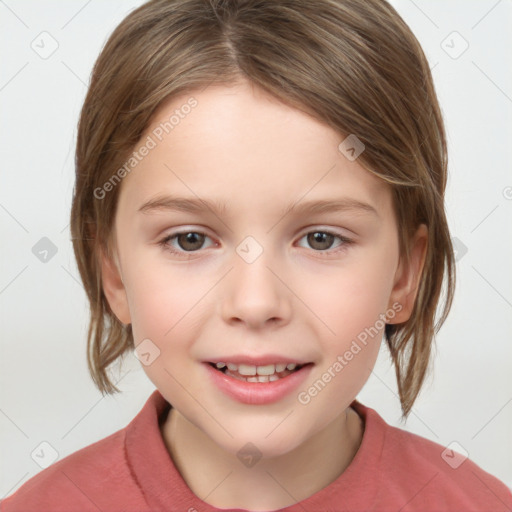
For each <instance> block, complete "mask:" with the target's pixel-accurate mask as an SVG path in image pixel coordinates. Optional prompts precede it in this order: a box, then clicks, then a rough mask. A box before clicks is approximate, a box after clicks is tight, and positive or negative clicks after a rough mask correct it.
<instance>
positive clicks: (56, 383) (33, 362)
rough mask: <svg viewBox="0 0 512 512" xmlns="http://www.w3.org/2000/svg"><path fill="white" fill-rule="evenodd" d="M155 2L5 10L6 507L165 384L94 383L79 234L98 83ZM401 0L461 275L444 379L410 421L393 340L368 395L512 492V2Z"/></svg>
mask: <svg viewBox="0 0 512 512" xmlns="http://www.w3.org/2000/svg"><path fill="white" fill-rule="evenodd" d="M141 3H143V2H141V1H135V0H129V1H127V0H108V1H107V0H102V1H101V2H100V1H99V0H89V1H84V0H80V1H66V2H64V1H60V2H57V1H49V0H46V1H40V0H38V1H34V0H33V1H28V0H24V1H21V0H17V1H15V0H7V1H1V0H0V47H1V48H2V66H1V68H0V109H1V112H0V115H1V120H2V122H1V124H0V141H1V159H0V165H1V172H2V174H1V176H2V185H1V188H0V223H1V224H0V225H1V229H2V260H1V268H0V308H1V310H0V311H1V317H0V321H1V325H0V333H1V344H0V355H1V360H0V361H1V362H0V365H1V367H0V430H1V434H2V435H1V444H0V450H1V452H0V498H1V497H3V496H5V495H7V494H10V493H12V492H13V491H14V490H15V489H16V488H18V487H19V486H20V485H22V484H23V483H24V482H25V481H27V480H28V479H29V478H30V477H31V476H33V475H35V474H36V473H38V472H39V471H41V470H42V466H43V467H44V466H45V465H48V464H50V463H51V462H52V461H53V460H54V457H58V458H63V457H65V456H66V455H68V454H70V453H72V452H74V451H76V450H78V449H79V448H82V447H84V446H87V445H89V444H91V443H93V442H95V441H97V440H99V439H102V438H104V437H106V436H107V435H109V434H111V433H113V432H115V431H116V430H118V429H120V428H122V427H124V426H125V425H126V424H127V423H128V422H129V421H130V420H131V419H132V418H133V417H134V416H135V415H136V413H137V412H138V411H139V410H140V408H141V407H142V405H143V404H144V402H145V401H146V399H147V397H148V396H149V395H150V394H151V392H152V391H153V389H154V386H153V384H152V383H151V382H150V381H149V379H148V378H147V377H146V376H145V374H144V372H143V370H142V369H141V366H140V363H139V362H138V360H136V359H135V357H130V358H129V359H128V361H127V363H126V364H125V365H124V366H123V367H122V368H119V369H118V372H117V373H116V374H115V375H117V377H115V378H117V379H122V380H120V382H119V387H120V388H121V389H122V391H123V392H122V393H121V394H119V395H116V396H113V397H104V398H102V396H101V394H100V393H99V391H97V390H96V388H95V387H94V386H93V383H92V381H91V380H90V378H89V375H88V373H87V366H86V359H85V347H86V338H85V336H86V329H87V321H88V315H87V302H86V298H85V293H84V291H83V288H82V285H81V283H80V280H79V277H78V272H77V269H76V265H75V261H74V256H73V253H72V247H71V242H70V234H69V226H68V217H69V210H70V201H71V193H72V188H73V180H74V166H73V152H74V144H75V137H76V124H77V121H78V115H79V110H80V107H81V104H82V102H83V99H84V95H85V93H86V87H87V83H88V80H89V75H90V72H91V69H92V66H93V63H94V61H95V59H96V58H97V56H98V54H99V52H100V50H101V48H102V46H103V44H104V42H105V41H106V39H107V37H108V36H109V35H110V33H111V32H112V30H113V29H114V28H115V26H116V25H117V24H118V23H119V22H120V21H121V20H122V18H124V17H125V16H126V14H127V13H128V12H129V11H130V10H132V9H133V8H134V7H136V6H138V5H140V4H141ZM392 4H393V5H394V6H395V7H396V8H397V9H398V11H399V12H400V14H401V15H402V16H403V17H404V19H405V20H406V22H407V23H408V24H409V25H410V27H411V28H412V30H413V31H414V33H415V34H416V35H417V37H418V39H419V40H420V42H421V44H422V45H423V48H424V50H425V53H426V54H427V57H428V59H429V62H430V63H431V67H432V69H433V74H434V79H435V83H436V88H437V91H438V95H439V99H440V103H441V106H442V110H443V114H444V116H445V121H446V125H447V131H448V142H449V152H450V173H451V174H450V179H449V185H448V192H447V209H448V217H449V222H450V226H451V229H452V235H453V236H454V237H455V238H456V240H455V245H456V247H457V258H458V262H457V267H458V269H457V270H458V278H459V279H458V289H457V294H456V297H455V303H454V306H453V309H452V313H451V315H450V317H449V319H448V321H447V323H446V324H445V326H444V327H443V329H442V330H441V332H440V334H439V335H438V337H437V355H436V357H435V369H434V371H433V372H432V374H431V375H430V377H429V379H428V381H427V382H426V384H425V388H424V389H423V391H422V393H421V395H420V397H419V399H418V400H417V402H416V404H415V406H414V408H413V413H412V414H411V415H410V417H409V419H408V421H407V423H406V424H405V425H403V424H401V423H399V415H400V404H399V400H398V396H397V388H396V384H395V376H394V370H393V368H392V366H391V365H390V363H389V359H388V353H387V351H386V349H385V348H384V345H383V347H382V350H381V352H380V354H379V360H378V363H377V366H376V367H375V370H374V372H373V374H372V375H371V377H370V380H369V381H368V383H367V385H366V386H365V388H364V390H363V391H362V392H361V393H360V395H359V397H358V398H359V400H360V401H362V402H363V403H364V404H365V405H368V406H370V407H372V408H375V409H376V410H377V411H378V412H379V413H380V415H381V416H382V417H383V418H384V419H385V420H386V421H387V422H388V423H390V424H393V425H396V426H399V427H401V428H405V429H406V430H409V431H411V432H414V433H416V434H419V435H421V436H423V437H426V438H428V439H431V440H433V441H435V442H437V443H439V444H441V445H443V446H448V445H450V446H451V447H454V446H455V449H456V450H459V448H458V447H460V449H462V450H464V451H466V452H467V453H469V457H470V458H471V459H472V460H473V461H474V462H476V463H477V464H478V465H479V466H481V467H482V468H483V469H485V470H486V471H488V472H490V473H491V474H493V475H495V476H497V477H498V478H499V479H501V480H502V481H504V482H505V483H506V484H507V485H508V486H512V436H511V435H510V433H511V430H512V380H511V378H510V373H511V367H512V343H511V339H512V315H511V312H512V279H511V275H512V270H511V265H510V261H512V237H511V236H510V235H511V230H510V226H511V220H512V174H511V172H510V170H511V168H510V164H511V161H512V155H511V153H512V149H511V147H512V145H511V142H510V141H511V140H512V133H511V132H512V129H511V127H512V124H511V113H512V67H511V65H510V60H509V58H507V57H506V55H507V54H508V55H509V56H510V50H511V39H512V37H511V35H510V34H511V32H510V30H509V28H510V26H512V3H511V1H510V0H508V1H507V0H501V1H495V0H489V1H487V0H485V1H484V0H479V1H468V0H464V1H463V0H449V1H446V0H443V1H441V0H437V1H432V0H429V1H426V0H422V1H420V0H416V1H415V2H413V1H412V0H394V1H393V2H392ZM454 31H455V32H457V34H454ZM42 32H46V34H42V35H41V33H42ZM57 45H58V47H56V46H57ZM466 45H469V46H468V47H467V49H465V47H466ZM53 46H55V47H56V48H55V51H54V52H53V53H52V54H51V55H47V54H45V52H47V53H49V52H51V51H52V50H53V49H54V48H53ZM464 50H465V51H464ZM44 237H46V238H48V239H49V240H50V241H51V243H49V242H48V240H43V241H41V239H42V238H44ZM34 247H35V249H34ZM44 250H47V251H48V253H44ZM52 251H53V252H52ZM55 251H56V252H55ZM41 258H43V260H44V259H46V261H41ZM507 262H508V263H507ZM452 442H457V443H458V445H451V443H452ZM41 443H48V444H42V445H41ZM441 456H442V454H441V453H440V457H441ZM454 471H456V470H455V469H454Z"/></svg>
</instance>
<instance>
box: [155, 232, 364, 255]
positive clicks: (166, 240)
mask: <svg viewBox="0 0 512 512" xmlns="http://www.w3.org/2000/svg"><path fill="white" fill-rule="evenodd" d="M189 233H194V234H198V235H205V236H206V237H207V238H210V237H209V236H208V235H207V234H206V233H203V232H202V231H193V230H185V231H179V232H176V233H173V234H171V235H168V236H166V237H165V238H163V239H162V240H161V241H159V242H158V245H159V246H161V247H162V248H163V249H165V250H166V251H169V252H170V253H171V254H174V255H176V256H178V257H184V258H188V259H190V257H192V256H193V255H194V254H196V253H198V252H200V249H198V250H196V251H182V250H180V251H178V250H176V249H174V248H172V247H171V246H170V245H169V242H170V241H171V240H173V239H175V238H177V237H178V236H180V235H185V234H189ZM312 233H322V234H326V235H331V236H333V237H335V238H338V239H339V240H341V242H342V243H341V245H340V246H338V247H337V248H336V249H328V250H325V251H319V250H315V249H312V250H313V251H314V252H317V253H319V254H327V255H331V254H333V253H339V252H342V251H343V250H346V249H347V246H349V245H351V244H353V243H354V241H353V240H351V239H349V238H347V237H345V236H342V235H340V234H337V233H335V232H333V231H328V230H321V229H315V230H312V231H308V232H307V233H304V234H303V235H302V236H301V237H300V239H299V240H301V239H302V238H304V237H305V236H307V235H309V234H312Z"/></svg>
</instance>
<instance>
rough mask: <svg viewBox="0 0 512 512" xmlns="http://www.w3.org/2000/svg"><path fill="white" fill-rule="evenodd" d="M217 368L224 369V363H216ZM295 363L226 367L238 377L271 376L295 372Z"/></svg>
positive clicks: (228, 364)
mask: <svg viewBox="0 0 512 512" xmlns="http://www.w3.org/2000/svg"><path fill="white" fill-rule="evenodd" d="M215 366H216V367H217V368H224V366H226V363H216V364H215ZM296 366H297V365H296V364H295V363H288V364H267V365H266V366H253V365H249V364H234V363H227V367H228V369H229V370H231V371H232V372H236V371H238V373H239V374H240V375H256V374H258V375H272V374H274V373H276V372H277V373H279V372H284V370H285V369H287V370H295V367H296Z"/></svg>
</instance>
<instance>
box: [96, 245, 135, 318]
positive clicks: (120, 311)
mask: <svg viewBox="0 0 512 512" xmlns="http://www.w3.org/2000/svg"><path fill="white" fill-rule="evenodd" d="M100 262H101V281H102V285H103V292H104V294H105V296H106V298H107V301H108V304H109V306H110V309H111V310H112V311H113V312H114V314H115V315H116V317H117V319H118V320H119V321H120V322H121V323H123V324H125V325H127V324H129V323H131V316H130V310H129V308H128V298H127V296H126V289H125V286H124V283H123V278H122V275H121V272H120V271H119V269H118V267H117V265H116V264H115V263H114V262H113V261H112V260H111V258H109V257H108V256H107V255H106V254H105V253H104V251H103V250H100Z"/></svg>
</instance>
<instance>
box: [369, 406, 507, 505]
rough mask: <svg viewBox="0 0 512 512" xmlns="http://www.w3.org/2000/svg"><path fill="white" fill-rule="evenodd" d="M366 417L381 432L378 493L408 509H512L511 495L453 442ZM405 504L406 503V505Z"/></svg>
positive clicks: (375, 415)
mask: <svg viewBox="0 0 512 512" xmlns="http://www.w3.org/2000/svg"><path fill="white" fill-rule="evenodd" d="M367 414H368V415H369V416H370V418H369V419H370V420H371V421H372V422H373V424H374V427H375V428H377V429H380V430H381V432H382V439H383V442H382V447H381V454H380V458H379V466H380V475H381V476H380V477H379V478H380V480H381V485H380V486H379V488H380V491H379V492H378V495H383V494H385V495H386V499H388V498H389V496H395V497H397V498H400V500H401V502H402V503H404V509H403V512H405V511H407V510H432V509H433V508H432V507H434V508H435V509H436V510H465V511H470V510H495V511H500V510H503V511H505V510H512V492H511V490H510V489H509V488H508V487H507V486H506V485H505V484H504V483H503V482H501V481H500V480H499V479H497V478H496V477H494V476H493V475H491V474H490V473H488V472H486V471H485V470H483V469H482V468H480V467H479V466H478V465H477V464H475V463H474V462H473V461H471V460H470V459H469V458H468V457H467V453H466V451H465V450H464V448H463V447H462V446H461V445H460V444H458V443H450V444H449V445H448V446H443V445H441V444H439V443H436V442H433V441H430V440H429V439H426V438H424V437H421V436H418V435H416V434H413V433H411V432H407V431H405V430H403V429H401V428H398V427H393V426H391V425H388V424H387V423H386V422H385V421H384V420H383V419H382V418H381V417H380V416H379V415H378V414H377V413H376V411H374V410H373V409H369V410H368V412H367ZM405 504H406V505H405Z"/></svg>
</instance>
